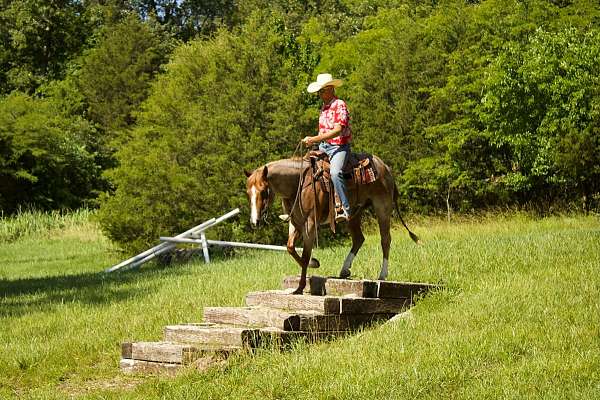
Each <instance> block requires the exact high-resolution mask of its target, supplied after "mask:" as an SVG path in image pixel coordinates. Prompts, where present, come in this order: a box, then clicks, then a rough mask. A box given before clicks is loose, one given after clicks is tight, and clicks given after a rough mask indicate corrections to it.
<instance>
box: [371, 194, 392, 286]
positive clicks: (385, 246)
mask: <svg viewBox="0 0 600 400" xmlns="http://www.w3.org/2000/svg"><path fill="white" fill-rule="evenodd" d="M375 213H376V214H377V222H378V224H379V235H380V236H381V250H382V251H383V261H382V263H381V270H380V271H379V278H378V279H379V280H382V281H384V280H385V279H386V278H387V276H388V263H389V257H390V245H391V243H392V235H391V234H390V223H391V216H392V208H391V206H390V207H386V206H385V205H380V206H379V207H375Z"/></svg>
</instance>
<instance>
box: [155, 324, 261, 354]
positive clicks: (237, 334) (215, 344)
mask: <svg viewBox="0 0 600 400" xmlns="http://www.w3.org/2000/svg"><path fill="white" fill-rule="evenodd" d="M257 336H258V329H253V328H248V327H235V326H220V325H214V324H184V325H169V326H166V327H165V331H164V340H165V341H168V342H176V343H183V344H192V345H194V346H196V347H198V348H200V349H202V350H220V351H233V350H239V349H243V348H246V347H248V346H250V347H252V343H254V342H255V341H256V340H257Z"/></svg>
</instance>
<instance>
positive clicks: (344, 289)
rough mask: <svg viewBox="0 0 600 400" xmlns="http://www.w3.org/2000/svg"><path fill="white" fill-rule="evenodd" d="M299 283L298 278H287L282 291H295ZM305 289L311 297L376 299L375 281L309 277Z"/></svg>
mask: <svg viewBox="0 0 600 400" xmlns="http://www.w3.org/2000/svg"><path fill="white" fill-rule="evenodd" d="M299 283H300V277H299V276H288V277H285V278H284V279H283V288H284V289H295V288H297V287H298V284H299ZM307 288H309V289H308V290H305V293H306V292H307V291H308V292H310V294H312V295H318V296H324V295H330V296H345V295H355V296H357V297H366V298H373V297H377V288H378V286H377V281H367V280H359V281H358V280H351V279H337V278H326V277H322V276H316V275H313V276H310V277H308V278H307Z"/></svg>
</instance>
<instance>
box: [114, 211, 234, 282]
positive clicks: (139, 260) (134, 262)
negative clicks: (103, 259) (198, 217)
mask: <svg viewBox="0 0 600 400" xmlns="http://www.w3.org/2000/svg"><path fill="white" fill-rule="evenodd" d="M239 213H240V209H239V208H236V209H235V210H231V211H230V212H228V213H227V214H225V215H222V216H220V217H219V218H211V219H209V220H208V221H204V222H203V223H201V224H200V225H198V226H195V227H193V228H192V229H188V230H187V231H185V232H183V233H180V234H179V235H177V236H175V237H176V238H185V237H191V236H193V235H196V234H198V233H200V234H201V236H202V235H204V233H203V232H204V231H205V230H206V229H208V228H210V227H212V226H215V225H217V224H219V223H221V222H223V221H225V220H226V219H229V218H231V217H233V216H235V215H237V214H239ZM174 247H175V243H169V242H163V243H161V244H159V245H156V246H154V247H153V248H151V249H148V250H146V251H144V252H142V253H140V254H138V255H136V256H133V257H131V258H129V259H127V260H125V261H123V262H121V263H119V264H117V265H114V266H112V267H110V268H108V269H106V270H105V272H113V271H116V270H118V269H121V268H124V267H127V268H136V267H139V266H140V265H142V264H144V263H145V262H148V261H150V260H152V259H153V258H154V257H156V256H158V255H160V254H162V253H164V252H166V251H169V250H171V249H172V248H174ZM207 254H208V252H206V253H205V259H206V256H207Z"/></svg>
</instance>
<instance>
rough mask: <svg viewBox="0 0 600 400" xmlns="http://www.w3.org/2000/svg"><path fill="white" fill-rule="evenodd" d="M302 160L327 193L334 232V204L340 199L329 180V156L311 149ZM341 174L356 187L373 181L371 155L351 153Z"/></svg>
mask: <svg viewBox="0 0 600 400" xmlns="http://www.w3.org/2000/svg"><path fill="white" fill-rule="evenodd" d="M304 160H305V161H308V162H309V163H310V167H309V168H311V169H312V179H313V181H314V182H318V183H319V185H320V189H321V190H324V191H325V192H326V193H328V194H329V196H328V198H329V216H328V220H329V225H330V227H331V230H332V231H333V232H334V233H335V214H336V205H338V204H339V203H340V201H339V198H338V196H337V193H335V190H334V188H333V182H332V181H331V174H330V172H329V166H330V164H329V157H328V156H327V154H326V153H325V152H323V151H320V150H311V151H309V152H308V153H306V155H305V156H304ZM342 175H343V177H344V179H345V180H346V181H347V182H348V181H352V182H353V183H354V184H355V185H356V186H357V187H360V186H363V185H368V184H370V183H372V182H375V181H376V180H377V170H376V169H375V164H374V163H373V156H372V155H371V154H367V153H351V154H350V156H349V157H348V159H347V160H346V164H345V165H344V168H343V169H342ZM337 211H340V210H337Z"/></svg>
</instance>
